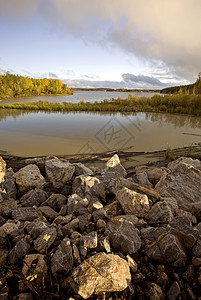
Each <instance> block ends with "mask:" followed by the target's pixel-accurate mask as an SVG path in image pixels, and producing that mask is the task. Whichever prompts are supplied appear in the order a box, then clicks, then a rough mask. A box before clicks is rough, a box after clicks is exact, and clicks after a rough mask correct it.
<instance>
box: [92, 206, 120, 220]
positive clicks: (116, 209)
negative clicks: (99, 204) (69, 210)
mask: <svg viewBox="0 0 201 300" xmlns="http://www.w3.org/2000/svg"><path fill="white" fill-rule="evenodd" d="M122 214H123V209H122V207H121V205H120V203H119V202H118V201H114V202H112V203H110V204H108V205H105V206H104V207H103V208H100V209H97V210H96V211H94V212H93V213H92V215H93V218H94V221H95V222H97V221H98V220H99V219H110V218H111V217H115V216H119V215H122Z"/></svg>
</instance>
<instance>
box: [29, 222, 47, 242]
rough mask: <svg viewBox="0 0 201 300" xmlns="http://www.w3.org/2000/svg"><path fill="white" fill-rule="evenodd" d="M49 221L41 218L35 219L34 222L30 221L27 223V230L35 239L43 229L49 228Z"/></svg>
mask: <svg viewBox="0 0 201 300" xmlns="http://www.w3.org/2000/svg"><path fill="white" fill-rule="evenodd" d="M48 228H49V227H48V225H47V223H45V222H44V221H42V220H41V219H35V220H34V221H33V222H30V223H28V224H27V225H26V230H27V232H28V234H30V235H31V236H32V238H33V239H36V238H37V237H38V236H39V235H41V233H42V232H43V231H45V230H46V229H48Z"/></svg>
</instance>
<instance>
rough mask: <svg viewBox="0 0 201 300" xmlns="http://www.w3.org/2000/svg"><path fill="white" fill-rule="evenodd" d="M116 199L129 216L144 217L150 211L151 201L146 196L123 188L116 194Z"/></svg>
mask: <svg viewBox="0 0 201 300" xmlns="http://www.w3.org/2000/svg"><path fill="white" fill-rule="evenodd" d="M116 199H117V200H118V201H119V203H120V204H121V206H122V208H123V211H124V213H125V214H127V215H135V216H136V217H141V218H142V217H144V216H145V215H146V214H147V212H148V211H149V199H148V197H147V196H146V195H143V194H139V193H137V192H135V191H132V190H129V189H128V188H123V189H121V190H119V191H118V192H117V194H116Z"/></svg>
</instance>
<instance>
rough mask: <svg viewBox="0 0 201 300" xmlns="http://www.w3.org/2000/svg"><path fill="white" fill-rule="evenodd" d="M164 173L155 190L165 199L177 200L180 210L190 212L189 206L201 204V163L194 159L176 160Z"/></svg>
mask: <svg viewBox="0 0 201 300" xmlns="http://www.w3.org/2000/svg"><path fill="white" fill-rule="evenodd" d="M169 167H170V171H169V172H168V173H164V175H163V176H162V177H161V180H160V181H159V182H158V183H157V185H156V187H155V190H156V191H157V192H158V193H160V195H161V196H164V197H173V198H175V199H177V203H178V206H179V208H182V209H186V210H188V206H189V204H192V203H196V202H200V191H201V188H200V187H201V184H200V183H201V170H200V162H199V161H194V160H192V159H188V160H186V159H185V160H184V159H183V160H182V159H181V158H180V159H179V160H176V161H175V162H174V163H172V164H171V165H170V166H169Z"/></svg>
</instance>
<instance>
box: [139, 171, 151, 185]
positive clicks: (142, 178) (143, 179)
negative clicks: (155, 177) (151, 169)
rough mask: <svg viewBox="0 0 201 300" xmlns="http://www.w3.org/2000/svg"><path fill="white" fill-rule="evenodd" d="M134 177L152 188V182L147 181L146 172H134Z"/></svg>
mask: <svg viewBox="0 0 201 300" xmlns="http://www.w3.org/2000/svg"><path fill="white" fill-rule="evenodd" d="M135 177H136V179H137V183H139V184H143V185H146V186H149V187H150V188H153V184H152V183H151V182H150V181H149V178H148V176H147V173H146V172H138V173H136V175H135Z"/></svg>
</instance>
